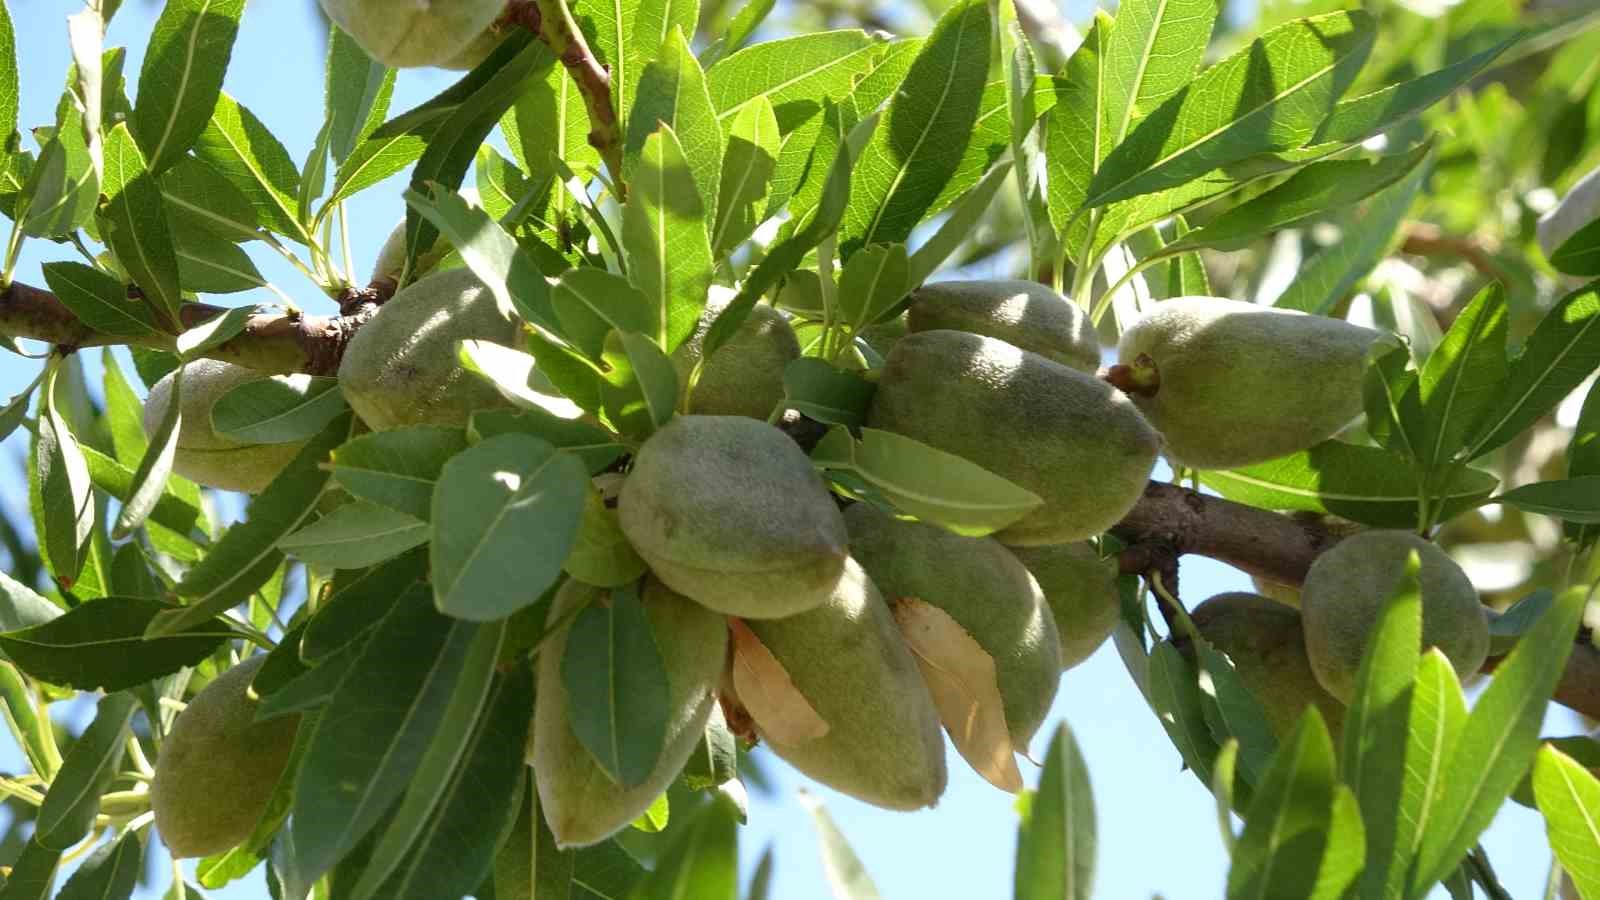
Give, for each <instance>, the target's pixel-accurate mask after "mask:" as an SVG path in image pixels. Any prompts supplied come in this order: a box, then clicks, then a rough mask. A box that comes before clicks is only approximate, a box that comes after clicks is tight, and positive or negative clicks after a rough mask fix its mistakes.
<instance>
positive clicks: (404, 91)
mask: <svg viewBox="0 0 1600 900" xmlns="http://www.w3.org/2000/svg"><path fill="white" fill-rule="evenodd" d="M9 5H10V8H11V10H12V15H13V17H15V18H16V20H17V21H16V24H17V28H18V34H17V47H18V56H19V57H20V67H21V74H22V86H23V90H22V117H21V118H22V126H23V128H24V129H25V130H26V129H27V128H29V127H32V126H35V125H40V124H45V123H47V122H48V121H49V120H50V119H51V118H52V116H53V109H54V105H55V102H56V99H57V97H58V92H59V91H60V88H61V85H62V83H63V79H64V77H65V72H66V70H67V66H68V64H69V62H70V57H69V53H68V49H67V41H66V25H65V16H66V15H67V14H69V13H70V12H73V11H75V10H76V9H77V8H78V7H77V4H76V3H73V2H66V0H13V2H11V3H10V4H9ZM1072 6H1073V7H1074V9H1075V12H1081V7H1082V4H1078V3H1074V4H1072ZM158 11H159V4H158V3H156V2H153V0H127V3H126V6H125V8H124V9H123V10H122V11H121V12H120V13H119V14H118V16H117V19H116V21H115V22H114V24H113V27H112V29H111V33H110V35H109V36H108V38H107V46H115V45H126V46H128V47H129V59H128V63H127V72H128V73H129V80H130V90H132V88H133V86H134V83H136V80H137V72H138V71H139V66H140V63H141V60H142V54H141V52H140V51H141V47H142V45H143V44H144V42H145V40H146V39H147V38H148V35H149V33H150V30H151V27H152V23H153V21H154V18H155V15H156V13H157V12H158ZM1080 20H1081V19H1080ZM318 28H319V24H318V22H317V20H316V17H315V15H314V13H313V10H312V8H311V6H310V4H309V3H308V2H305V0H270V2H263V0H258V2H255V3H252V4H250V5H249V7H248V8H247V11H246V13H245V18H244V26H243V30H242V32H241V36H240V41H239V44H238V46H237V47H236V49H235V51H234V58H233V65H232V67H231V69H230V72H229V75H228V78H227V83H226V90H227V91H228V92H229V93H230V94H232V95H233V96H234V97H235V98H236V99H238V100H239V101H240V102H242V103H243V104H244V105H246V106H247V107H249V108H250V109H251V110H252V111H254V112H255V113H256V114H257V115H258V116H259V117H260V118H261V119H262V120H263V121H264V122H266V123H267V125H268V126H269V127H270V128H271V129H272V130H273V131H274V133H276V134H277V135H278V136H279V138H280V139H281V140H282V141H283V142H284V143H285V144H286V145H287V147H288V148H289V151H290V154H291V155H292V156H293V157H294V158H296V159H297V160H301V159H304V157H305V155H306V153H307V152H308V150H309V148H310V146H311V143H312V140H313V138H314V137H315V133H316V130H317V128H318V127H319V126H320V125H321V121H322V93H323V73H322V61H323V38H322V36H321V35H319V34H318V33H317V29H318ZM454 77H455V75H454V74H452V73H448V72H443V71H439V70H410V71H406V72H404V73H402V74H401V76H400V79H399V83H398V87H397V89H396V92H395V98H394V103H393V107H392V108H393V109H394V110H396V111H398V110H403V109H406V108H408V107H410V106H412V105H414V104H415V103H416V102H419V101H421V100H423V99H425V98H427V97H429V96H431V95H432V94H434V93H435V92H437V91H438V90H440V89H442V88H443V87H445V86H446V85H448V84H449V83H450V82H451V81H452V80H453V79H454ZM25 142H27V143H28V145H29V146H30V147H31V146H32V145H31V138H25ZM402 187H403V181H402V180H400V179H394V180H391V181H390V182H388V183H385V184H383V185H380V186H378V187H376V188H373V189H371V190H368V191H366V192H364V193H362V194H361V195H359V196H357V197H356V198H355V199H354V200H353V201H351V202H350V204H349V215H350V219H351V222H352V223H353V228H352V234H351V242H352V248H353V253H354V256H355V260H356V264H355V269H356V271H357V273H358V274H364V273H365V272H366V271H367V270H368V269H369V268H370V267H371V264H372V260H373V258H374V257H375V255H376V253H377V248H378V246H379V244H380V243H381V242H382V239H383V237H384V235H385V234H387V232H388V230H389V229H390V227H391V226H392V225H393V224H394V223H395V221H396V220H397V219H398V218H400V217H401V216H402V215H403V212H404V208H403V205H402V202H401V200H400V191H401V189H402ZM4 224H5V227H7V228H9V226H10V223H9V222H6V223H4ZM247 246H248V247H249V248H250V249H251V250H252V255H253V256H254V258H255V261H256V263H257V265H258V266H259V267H260V268H261V270H262V272H263V273H264V274H266V276H267V277H268V278H269V279H270V280H272V281H273V282H274V283H275V284H276V285H278V286H279V287H280V288H282V289H283V290H284V291H285V292H287V293H288V294H289V295H290V296H292V297H294V298H295V300H296V302H297V303H298V304H299V305H301V306H302V307H303V308H305V309H307V310H308V311H310V312H314V313H332V312H335V310H334V308H333V304H332V303H331V302H329V301H327V300H326V299H325V298H323V297H322V296H321V295H320V293H319V292H318V291H317V290H316V289H315V288H314V286H313V285H312V284H311V283H310V282H309V281H307V280H306V279H305V278H304V277H302V276H301V275H299V274H298V273H297V272H296V271H295V270H293V269H292V268H290V267H289V266H288V265H287V264H286V263H284V261H283V260H282V259H281V258H278V257H276V256H274V255H271V254H270V253H269V252H262V251H261V248H260V245H259V244H251V245H247ZM66 258H75V256H74V255H73V254H71V253H70V251H69V250H67V249H66V248H64V247H61V246H58V245H55V244H51V243H48V242H45V241H30V242H29V243H28V244H27V246H26V247H25V249H24V251H23V254H22V260H21V265H20V267H19V269H18V271H17V278H18V279H19V280H21V281H24V282H27V283H30V284H37V285H43V283H44V282H43V279H42V277H41V275H40V270H39V265H40V264H41V263H43V262H48V261H51V260H56V259H66ZM207 299H208V300H209V301H211V302H217V303H247V302H256V303H273V302H276V298H275V297H273V296H272V295H271V294H269V293H268V292H266V291H258V292H254V293H252V294H241V295H234V296H233V297H231V298H223V299H218V298H211V297H208V298H207ZM97 361H98V354H86V358H85V362H86V363H87V364H88V366H89V370H90V377H91V380H92V381H97V380H98V362H97ZM124 365H125V367H126V362H124ZM126 371H130V372H131V368H126ZM36 373H37V368H36V365H35V364H34V363H33V362H31V361H28V360H20V359H17V358H15V357H11V356H9V355H5V356H0V396H11V395H14V394H15V393H16V392H17V391H19V390H21V389H22V388H23V387H24V386H26V385H27V384H28V383H29V382H30V381H31V380H32V379H33V377H34V375H35V374H36ZM25 453H26V445H25V444H24V443H23V442H22V441H21V440H20V439H19V437H18V436H16V435H14V436H13V437H12V438H10V439H8V440H7V441H5V442H4V443H3V444H0V503H4V504H6V506H7V507H8V508H9V509H12V510H17V511H25V509H26V488H25V486H24V483H23V482H22V480H21V477H20V472H21V469H20V468H19V467H18V461H19V460H21V459H22V458H23V457H24V455H25ZM1158 474H1159V475H1164V474H1165V472H1164V471H1163V472H1161V473H1158ZM1183 575H1184V585H1183V586H1184V590H1185V592H1186V593H1185V596H1186V597H1187V598H1188V601H1189V604H1190V605H1191V606H1192V605H1193V604H1195V603H1196V602H1198V601H1199V600H1200V599H1203V598H1204V597H1206V596H1210V595H1211V594H1213V593H1218V592H1221V591H1225V590H1247V589H1249V583H1248V579H1246V578H1245V577H1243V576H1242V575H1240V574H1239V573H1237V572H1235V571H1233V570H1231V569H1228V568H1226V567H1224V566H1221V565H1218V564H1215V563H1212V562H1210V561H1207V560H1202V559H1199V558H1195V557H1190V558H1188V559H1186V560H1185V562H1184V566H1183ZM1062 718H1065V719H1066V720H1067V721H1069V722H1070V723H1071V726H1072V728H1073V730H1074V732H1075V733H1076V735H1077V737H1078V741H1079V743H1080V745H1081V746H1082V749H1083V752H1084V755H1085V757H1086V759H1087V760H1088V764H1089V768H1090V773H1091V779H1092V782H1093V787H1094V793H1095V802H1096V806H1097V808H1098V811H1099V822H1098V825H1099V857H1098V860H1099V861H1098V869H1097V878H1096V886H1097V890H1096V896H1098V897H1107V898H1117V900H1121V898H1144V897H1151V896H1154V895H1158V894H1159V895H1160V896H1162V897H1166V898H1169V900H1207V898H1214V897H1219V896H1221V894H1222V884H1223V879H1224V876H1225V872H1226V856H1225V853H1224V851H1223V847H1222V843H1221V840H1220V838H1219V836H1218V833H1217V825H1216V817H1215V812H1214V807H1213V802H1212V799H1211V795H1210V794H1209V793H1208V792H1207V791H1206V790H1205V789H1204V788H1203V787H1201V785H1200V784H1199V782H1198V781H1197V780H1196V779H1195V778H1194V777H1193V776H1192V775H1191V774H1189V773H1187V772H1184V771H1182V770H1181V768H1180V761H1179V758H1178V754H1177V753H1176V751H1175V750H1173V748H1172V747H1171V745H1170V744H1169V742H1168V740H1167V738H1166V735H1165V734H1164V733H1163V731H1162V730H1161V728H1160V726H1159V724H1158V723H1157V722H1156V719H1155V717H1154V716H1153V714H1152V713H1151V712H1150V711H1149V709H1148V708H1147V707H1146V706H1145V705H1144V702H1143V700H1142V699H1141V698H1140V697H1139V695H1138V692H1137V690H1136V689H1135V688H1134V687H1133V685H1132V682H1131V681H1130V680H1129V678H1128V676H1127V674H1126V672H1125V671H1124V670H1123V668H1122V664H1121V662H1120V661H1119V660H1118V658H1117V655H1116V653H1115V651H1114V650H1113V649H1112V648H1111V647H1110V646H1109V644H1108V645H1107V646H1106V647H1103V648H1102V649H1101V651H1100V652H1099V653H1097V654H1096V655H1095V656H1094V657H1093V658H1091V659H1090V660H1089V661H1088V662H1086V663H1084V664H1083V665H1081V666H1079V667H1078V668H1076V669H1074V670H1072V671H1070V672H1068V673H1066V675H1065V676H1064V677H1063V680H1062V682H1061V688H1060V692H1059V694H1058V696H1057V699H1056V703H1055V706H1054V707H1053V709H1052V711H1051V716H1050V719H1049V721H1048V722H1047V724H1046V726H1045V727H1044V729H1042V730H1041V733H1040V738H1039V740H1038V742H1037V746H1036V747H1035V750H1034V753H1033V756H1034V757H1035V758H1041V757H1042V756H1043V751H1044V741H1045V740H1046V739H1047V737H1048V734H1049V733H1050V732H1051V731H1052V730H1053V727H1054V723H1055V722H1056V721H1059V720H1060V719H1062ZM1547 726H1548V727H1547V731H1548V732H1549V733H1551V734H1572V733H1576V732H1577V731H1578V730H1579V726H1578V724H1577V723H1576V720H1575V718H1574V717H1572V716H1570V715H1568V714H1566V713H1565V712H1556V713H1553V714H1552V716H1551V717H1550V719H1549V720H1548V722H1547ZM0 745H9V739H8V738H5V737H3V736H0ZM766 760H767V761H768V762H769V763H770V765H769V767H768V768H769V770H770V771H772V772H773V773H774V774H775V775H776V776H777V777H776V786H777V790H776V792H775V794H774V795H773V796H771V797H766V796H757V797H755V798H753V802H752V806H751V811H750V825H749V827H747V828H745V829H744V830H743V832H742V836H741V840H742V842H743V843H742V845H741V852H742V861H743V863H744V865H745V868H746V870H747V872H748V870H749V868H751V867H753V866H754V863H755V861H756V859H757V858H758V857H759V856H760V853H761V851H762V848H763V847H765V846H766V845H768V844H772V845H774V846H775V847H776V848H777V853H776V861H777V869H776V873H775V874H776V879H775V890H774V892H773V897H774V898H776V900H820V898H824V897H826V896H828V891H827V887H826V883H825V881H824V880H823V874H822V868H821V864H820V861H819V855H818V849H817V842H816V839H815V836H814V832H813V830H812V827H811V822H810V818H809V815H808V813H807V812H806V811H805V809H804V807H803V806H802V805H801V804H800V803H799V802H798V801H797V799H796V791H797V790H798V789H799V788H801V787H803V786H804V787H809V789H811V790H813V791H814V792H815V793H817V794H818V795H819V796H820V797H821V799H822V800H823V802H824V803H825V805H826V806H827V808H828V809H829V811H830V812H831V814H832V815H833V817H834V819H835V820H836V822H837V823H838V825H839V827H840V829H841V830H842V831H843V832H844V833H845V835H846V836H847V837H848V838H849V839H850V840H851V842H852V843H853V845H854V846H855V848H856V850H857V852H858V853H859V854H860V855H861V857H862V859H863V860H864V862H865V864H866V867H867V869H868V871H869V872H870V873H871V874H872V877H873V878H874V880H875V881H876V882H877V885H878V887H879V889H880V891H881V893H882V894H883V896H884V897H885V898H886V900H901V898H963V900H966V898H972V900H988V898H1001V897H1006V896H1009V895H1010V883H1011V868H1012V856H1013V853H1014V850H1015V827H1016V815H1015V812H1014V808H1013V804H1014V798H1013V797H1012V796H1010V795H1008V794H1004V793H1002V792H1000V791H998V790H996V789H995V788H993V787H991V786H990V785H989V784H988V783H987V782H985V781H983V780H982V779H980V778H979V777H977V776H976V775H975V774H973V773H972V772H971V771H970V770H969V769H968V768H967V767H966V765H965V764H964V763H963V762H962V761H961V759H960V757H959V756H957V755H956V754H955V753H954V751H953V750H952V751H951V752H950V753H949V761H950V787H949V790H948V792H947V793H946V794H945V796H944V798H943V799H942V800H941V802H940V804H939V806H938V808H937V809H934V810H929V811H924V812H920V813H912V814H906V813H891V812H886V811H883V810H878V809H874V808H872V807H869V806H866V805H864V804H861V803H858V802H856V801H854V800H851V799H849V798H846V797H843V796H841V795H838V794H835V793H833V792H831V791H828V790H827V789H822V788H817V787H816V786H815V785H811V784H810V783H809V782H808V781H806V780H805V779H803V778H802V777H800V776H798V775H797V774H795V773H794V772H793V771H792V770H790V769H788V768H787V767H786V766H783V765H782V764H781V763H778V762H777V761H776V760H775V759H774V758H772V757H771V756H766ZM21 765H22V761H21V757H20V755H19V754H18V752H17V751H16V748H15V747H12V746H0V768H4V769H5V770H6V771H8V772H15V771H18V769H19V768H20V766H21ZM1023 765H1024V780H1025V781H1027V782H1028V784H1030V785H1032V784H1034V783H1036V782H1037V779H1038V772H1037V769H1036V768H1035V767H1033V766H1032V765H1031V764H1027V763H1024V764H1023ZM1487 844H1488V847H1489V849H1490V852H1491V855H1492V857H1493V859H1494V862H1495V863H1496V865H1497V866H1498V867H1499V871H1500V873H1501V875H1502V877H1503V879H1504V880H1505V883H1506V885H1507V886H1508V887H1509V888H1510V890H1511V891H1512V893H1513V894H1514V895H1515V896H1518V897H1534V896H1539V893H1538V892H1539V891H1540V890H1542V888H1543V884H1544V877H1545V872H1546V870H1547V868H1548V865H1549V851H1548V849H1547V846H1546V844H1545V841H1544V835H1543V826H1542V823H1541V822H1540V820H1539V818H1538V817H1537V815H1535V814H1533V813H1531V812H1529V811H1528V810H1525V809H1522V808H1521V807H1511V808H1509V809H1508V810H1506V811H1504V812H1502V814H1501V816H1500V818H1499V819H1498V820H1497V821H1496V823H1495V826H1494V828H1493V829H1492V830H1491V832H1490V835H1489V838H1488V840H1487ZM186 869H187V870H189V871H192V868H189V867H186ZM167 878H168V875H167V873H166V868H165V865H164V864H163V865H162V867H161V868H160V871H159V872H158V873H157V874H156V876H155V880H154V886H153V887H152V888H151V889H149V890H146V891H144V892H142V893H141V894H140V895H139V896H141V897H159V896H161V892H162V891H164V890H165V887H166V883H167ZM208 895H209V896H214V897H223V898H233V900H246V898H249V900H257V898H265V897H266V896H267V892H266V889H265V886H264V882H263V881H262V878H261V874H260V872H259V871H258V872H256V873H253V874H252V875H250V876H249V877H247V878H246V879H245V880H244V881H243V882H241V883H238V884H236V885H235V886H233V887H231V888H229V889H226V890H223V891H220V892H208Z"/></svg>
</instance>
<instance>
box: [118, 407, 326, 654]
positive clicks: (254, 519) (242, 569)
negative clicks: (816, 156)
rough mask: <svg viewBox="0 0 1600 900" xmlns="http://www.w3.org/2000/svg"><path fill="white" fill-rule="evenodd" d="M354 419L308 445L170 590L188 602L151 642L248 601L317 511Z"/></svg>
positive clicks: (162, 619) (165, 617) (153, 630)
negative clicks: (284, 545)
mask: <svg viewBox="0 0 1600 900" xmlns="http://www.w3.org/2000/svg"><path fill="white" fill-rule="evenodd" d="M353 421H354V417H353V416H349V415H346V416H341V417H340V418H338V419H335V420H334V421H333V422H330V423H329V424H328V427H326V428H324V429H323V430H322V433H321V434H318V435H317V436H316V437H314V438H312V439H311V440H310V441H308V442H306V445H305V447H303V448H301V450H300V452H299V453H298V454H296V455H295V458H294V459H293V460H290V462H289V465H287V466H285V467H284V469H283V471H282V472H280V473H279V474H278V477H277V478H275V479H273V481H272V483H271V484H269V485H267V488H266V490H264V491H262V492H261V493H260V494H259V495H257V497H256V498H255V500H254V501H252V502H251V504H250V515H249V517H248V518H246V519H245V520H244V521H243V522H240V523H238V524H237V525H234V526H233V527H232V528H229V529H228V531H227V533H226V534H224V535H223V536H222V539H221V540H219V541H217V543H216V544H215V546H213V547H212V549H211V552H210V553H207V554H206V556H205V558H204V559H202V560H201V561H200V562H199V563H197V564H195V566H194V567H192V568H191V569H189V571H188V572H187V573H185V574H184V576H183V579H182V580H181V581H179V582H178V585H177V587H175V588H174V589H173V590H174V592H176V593H177V594H178V596H180V597H187V598H190V601H191V602H190V603H189V605H187V606H184V607H180V608H179V609H175V610H172V611H170V612H168V613H164V614H162V615H160V616H157V617H156V619H155V620H154V621H153V622H151V623H150V630H149V631H148V632H146V633H147V634H149V635H151V636H152V637H154V636H157V635H161V634H167V633H171V632H172V631H181V630H183V629H185V628H188V627H189V626H191V625H193V624H195V623H196V622H202V621H205V620H206V619H210V618H211V617H213V616H215V615H218V614H220V613H222V612H224V611H226V610H228V609H232V608H233V607H234V606H236V605H238V604H239V603H242V602H243V601H244V600H246V599H248V598H249V596H250V595H251V594H253V593H255V592H256V590H257V589H259V588H260V587H261V586H262V585H263V584H266V582H267V579H268V578H270V577H272V573H273V572H274V571H275V570H276V569H277V568H278V565H279V564H280V563H281V562H283V552H282V551H281V550H279V549H278V542H279V541H280V540H283V538H284V537H285V536H286V535H289V534H292V533H293V532H295V531H296V530H297V529H299V527H300V524H301V523H302V522H304V521H305V520H306V518H307V517H308V516H310V515H311V513H312V512H313V511H314V510H315V509H316V502H317V499H318V497H320V496H321V494H322V489H323V487H324V486H325V485H326V484H327V483H328V472H327V470H326V469H324V468H323V463H324V462H325V461H326V460H327V458H328V453H329V452H330V451H331V450H332V449H333V448H334V447H337V446H338V445H340V444H342V443H344V441H345V439H346V438H348V437H349V436H350V430H351V428H352V427H353Z"/></svg>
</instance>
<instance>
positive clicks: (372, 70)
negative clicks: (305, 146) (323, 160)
mask: <svg viewBox="0 0 1600 900" xmlns="http://www.w3.org/2000/svg"><path fill="white" fill-rule="evenodd" d="M394 77H395V72H394V70H393V69H389V68H385V67H384V65H383V64H382V63H380V62H377V61H376V60H374V59H372V58H371V57H370V56H368V55H367V53H366V51H365V50H362V49H361V45H359V44H357V43H356V42H355V40H354V39H352V38H351V37H350V36H349V35H347V34H345V33H344V32H343V31H341V30H340V29H339V28H338V26H332V27H330V28H329V29H328V62H327V76H326V79H325V82H324V85H325V86H324V89H323V92H324V96H325V98H326V105H327V115H326V121H327V123H328V152H329V153H330V154H332V156H333V160H334V162H335V163H343V162H344V161H345V160H346V159H347V158H349V156H350V154H351V153H352V152H354V151H355V148H356V147H357V146H358V145H359V144H360V143H361V142H362V141H363V140H365V139H366V137H367V135H369V134H371V133H372V132H373V131H374V130H375V129H376V128H377V127H378V125H380V124H381V123H382V122H383V117H384V115H385V114H386V113H387V112H388V110H389V99H390V98H391V97H392V96H393V95H394Z"/></svg>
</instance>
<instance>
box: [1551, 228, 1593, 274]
mask: <svg viewBox="0 0 1600 900" xmlns="http://www.w3.org/2000/svg"><path fill="white" fill-rule="evenodd" d="M1550 265H1551V266H1553V267H1554V268H1555V270H1556V271H1558V272H1564V273H1566V274H1568V275H1581V276H1586V277H1591V278H1592V277H1594V276H1596V275H1600V225H1597V224H1596V223H1595V222H1590V223H1589V224H1588V225H1585V226H1583V227H1582V228H1580V229H1578V230H1577V231H1575V232H1573V234H1572V237H1570V238H1567V239H1566V240H1565V241H1563V242H1562V244H1561V246H1560V247H1557V248H1556V250H1555V252H1554V253H1552V254H1550Z"/></svg>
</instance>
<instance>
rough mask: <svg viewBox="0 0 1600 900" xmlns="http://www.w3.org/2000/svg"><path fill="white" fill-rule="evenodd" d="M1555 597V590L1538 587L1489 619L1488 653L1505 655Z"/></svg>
mask: <svg viewBox="0 0 1600 900" xmlns="http://www.w3.org/2000/svg"><path fill="white" fill-rule="evenodd" d="M1555 599H1556V595H1555V592H1554V591H1552V590H1550V589H1549V588H1540V589H1539V590H1536V591H1534V592H1532V593H1530V594H1528V595H1527V596H1526V597H1523V598H1522V599H1521V600H1518V601H1517V602H1515V603H1513V604H1511V606H1510V608H1508V609H1507V610H1506V611H1505V612H1503V613H1501V614H1500V615H1499V616H1497V617H1494V618H1491V619H1490V620H1489V655H1490V656H1505V655H1506V654H1507V653H1510V652H1511V648H1513V647H1515V646H1516V645H1517V641H1519V640H1521V639H1522V636H1523V635H1524V634H1526V633H1527V632H1528V629H1530V628H1532V627H1533V624H1534V623H1535V622H1537V621H1539V618H1540V617H1541V616H1543V615H1544V614H1545V611H1546V610H1548V609H1549V608H1550V604H1552V603H1554V602H1555Z"/></svg>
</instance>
